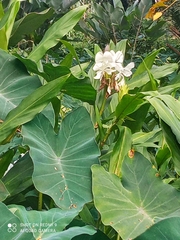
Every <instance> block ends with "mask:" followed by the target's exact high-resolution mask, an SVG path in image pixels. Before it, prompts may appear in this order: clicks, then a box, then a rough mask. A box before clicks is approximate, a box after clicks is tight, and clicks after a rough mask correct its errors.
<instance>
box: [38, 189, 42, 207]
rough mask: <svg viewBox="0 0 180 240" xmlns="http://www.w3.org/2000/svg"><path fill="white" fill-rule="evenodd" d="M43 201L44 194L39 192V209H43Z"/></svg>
mask: <svg viewBox="0 0 180 240" xmlns="http://www.w3.org/2000/svg"><path fill="white" fill-rule="evenodd" d="M42 203H43V194H42V193H41V192H39V196H38V211H42Z"/></svg>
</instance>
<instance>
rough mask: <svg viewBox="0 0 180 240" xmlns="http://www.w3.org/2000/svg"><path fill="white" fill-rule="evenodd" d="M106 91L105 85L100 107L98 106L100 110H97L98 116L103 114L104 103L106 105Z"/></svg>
mask: <svg viewBox="0 0 180 240" xmlns="http://www.w3.org/2000/svg"><path fill="white" fill-rule="evenodd" d="M106 91H107V87H105V88H104V96H103V101H102V105H101V108H100V110H99V114H100V116H102V114H103V112H104V108H105V105H106Z"/></svg>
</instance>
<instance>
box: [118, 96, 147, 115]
mask: <svg viewBox="0 0 180 240" xmlns="http://www.w3.org/2000/svg"><path fill="white" fill-rule="evenodd" d="M142 104H144V100H143V99H141V98H140V96H139V95H134V96H133V95H129V94H126V95H124V96H123V98H122V99H121V101H120V102H119V104H118V105H117V107H116V117H117V119H118V120H120V119H123V118H124V117H126V116H127V115H128V114H130V113H133V112H135V111H136V110H137V109H138V108H139V107H140V106H141V105H142Z"/></svg>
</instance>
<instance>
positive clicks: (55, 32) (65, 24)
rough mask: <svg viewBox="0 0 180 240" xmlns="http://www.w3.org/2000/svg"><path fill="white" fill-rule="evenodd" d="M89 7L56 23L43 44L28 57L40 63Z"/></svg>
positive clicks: (43, 40)
mask: <svg viewBox="0 0 180 240" xmlns="http://www.w3.org/2000/svg"><path fill="white" fill-rule="evenodd" d="M86 8H87V6H86V5H84V6H81V7H78V8H75V9H73V10H71V11H70V12H68V13H66V14H65V15H64V16H63V17H62V18H60V19H59V20H58V21H57V22H55V23H54V24H53V25H52V26H51V27H50V28H49V29H48V30H47V31H46V33H45V35H44V37H43V39H42V40H41V42H40V43H39V44H38V45H37V46H36V47H35V48H34V50H33V51H32V52H31V53H30V55H29V56H28V58H29V59H31V60H33V61H35V62H38V61H39V60H40V59H41V58H42V57H43V56H44V54H45V53H46V51H47V50H49V49H50V48H52V47H54V46H55V45H56V44H57V43H58V42H59V40H60V39H61V38H62V37H63V36H64V35H66V34H67V33H68V32H69V31H70V30H71V29H73V27H74V26H75V25H76V24H77V23H78V21H79V20H80V18H81V17H82V15H83V13H84V11H85V10H86Z"/></svg>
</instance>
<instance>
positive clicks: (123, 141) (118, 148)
mask: <svg viewBox="0 0 180 240" xmlns="http://www.w3.org/2000/svg"><path fill="white" fill-rule="evenodd" d="M119 130H120V133H119V138H118V140H117V142H116V144H115V146H114V148H113V151H112V155H111V158H110V166H109V172H111V173H115V174H116V175H117V176H120V175H121V166H122V163H123V161H124V157H125V156H126V155H127V153H128V151H129V150H130V149H131V131H130V129H129V128H127V127H120V129H119Z"/></svg>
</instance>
